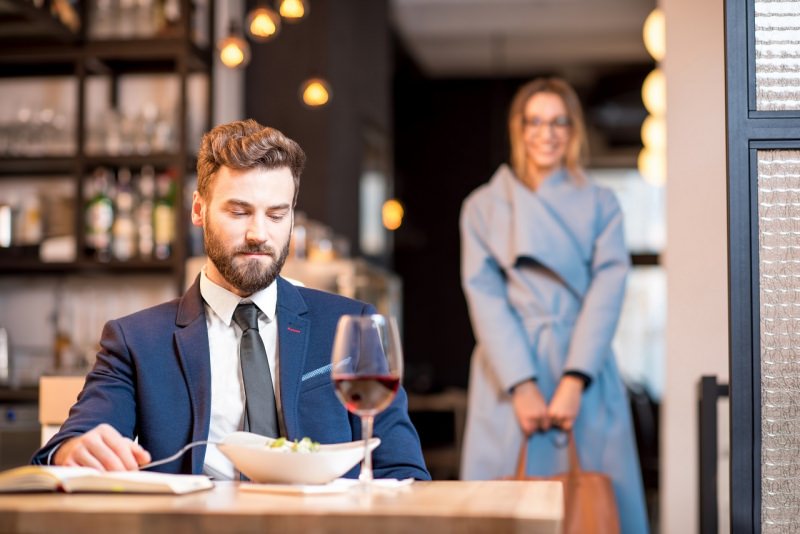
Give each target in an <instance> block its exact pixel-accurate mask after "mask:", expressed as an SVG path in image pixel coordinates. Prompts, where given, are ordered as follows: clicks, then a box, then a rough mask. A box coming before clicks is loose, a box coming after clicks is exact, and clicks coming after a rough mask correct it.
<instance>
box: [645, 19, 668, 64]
mask: <svg viewBox="0 0 800 534" xmlns="http://www.w3.org/2000/svg"><path fill="white" fill-rule="evenodd" d="M642 39H643V40H644V47H645V48H646V49H647V52H648V53H649V54H650V56H651V57H652V58H653V59H655V60H656V61H661V60H662V59H664V54H665V52H666V49H667V38H666V24H665V19H664V12H663V11H661V9H660V8H658V7H657V8H655V9H654V10H653V11H651V12H650V14H649V15H647V18H646V19H645V21H644V26H643V27H642Z"/></svg>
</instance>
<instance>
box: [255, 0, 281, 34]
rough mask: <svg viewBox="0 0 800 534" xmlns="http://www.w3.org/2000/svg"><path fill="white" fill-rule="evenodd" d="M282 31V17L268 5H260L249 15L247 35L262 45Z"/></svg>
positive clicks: (262, 3)
mask: <svg viewBox="0 0 800 534" xmlns="http://www.w3.org/2000/svg"><path fill="white" fill-rule="evenodd" d="M280 31H281V17H280V16H279V15H278V14H277V13H276V12H275V10H274V9H270V8H269V7H267V5H266V3H264V2H261V3H259V4H258V5H257V6H256V7H255V9H253V10H251V11H250V13H248V14H247V33H248V35H250V37H252V38H253V40H255V41H258V42H260V43H263V42H266V41H269V40H271V39H273V38H274V37H275V36H277V35H278V33H280Z"/></svg>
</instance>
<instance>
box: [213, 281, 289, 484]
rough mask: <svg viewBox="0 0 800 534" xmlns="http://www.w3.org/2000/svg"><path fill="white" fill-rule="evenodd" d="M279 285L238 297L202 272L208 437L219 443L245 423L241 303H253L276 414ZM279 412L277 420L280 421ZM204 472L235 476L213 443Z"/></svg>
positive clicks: (222, 478) (230, 477)
mask: <svg viewBox="0 0 800 534" xmlns="http://www.w3.org/2000/svg"><path fill="white" fill-rule="evenodd" d="M277 288H278V286H277V283H276V282H272V284H270V285H269V286H268V287H267V288H265V289H262V290H261V291H259V292H257V293H254V294H252V295H250V296H249V297H247V298H244V299H243V298H241V297H239V296H238V295H235V294H234V293H231V292H230V291H228V290H227V289H224V288H222V287H220V286H218V285H217V284H215V283H214V282H212V281H211V280H210V279H209V278H208V276H207V275H206V270H205V267H204V268H203V270H202V272H201V274H200V294H201V295H202V296H203V301H204V305H205V309H206V326H207V327H208V344H209V347H208V348H209V352H210V354H211V426H210V428H209V432H208V439H209V440H210V441H221V440H222V439H223V438H225V436H227V435H228V434H230V433H232V432H236V431H237V430H242V428H243V426H244V413H245V392H244V381H243V379H242V366H241V365H240V363H239V341H240V340H241V338H242V330H241V329H240V328H239V326H238V325H237V324H236V323H235V322H234V321H233V311H234V310H235V309H236V306H238V305H239V303H240V302H253V303H254V304H255V305H256V307H258V309H259V310H260V312H261V313H259V314H258V331H259V333H260V334H261V339H262V341H263V342H264V348H266V350H267V359H268V360H269V370H270V373H271V374H272V384H273V388H274V390H275V397H276V405H277V406H278V408H279V409H278V413H279V414H280V404H279V403H278V402H277V401H278V399H280V395H279V391H280V390H279V384H278V380H277V379H276V377H277V371H278V369H277V365H276V364H277V360H278V354H277V346H278V344H277V336H278V325H277V320H276V319H275V308H276V303H277V298H278V289H277ZM280 422H281V421H280V415H279V423H280ZM203 472H204V473H205V474H207V475H209V476H212V477H214V478H215V479H217V480H220V479H221V480H226V479H228V480H230V479H235V478H238V473H237V472H236V471H235V469H234V467H233V464H232V463H231V461H230V460H228V459H227V458H226V457H225V455H223V454H222V453H221V452H219V450H217V448H216V447H215V446H213V445H209V446H208V447H207V448H206V457H205V464H204V466H203Z"/></svg>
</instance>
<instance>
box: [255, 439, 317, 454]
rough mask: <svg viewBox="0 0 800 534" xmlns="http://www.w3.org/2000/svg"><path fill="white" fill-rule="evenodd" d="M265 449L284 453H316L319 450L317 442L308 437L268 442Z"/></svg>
mask: <svg viewBox="0 0 800 534" xmlns="http://www.w3.org/2000/svg"><path fill="white" fill-rule="evenodd" d="M267 447H269V448H270V449H277V450H280V451H284V452H317V451H318V450H319V442H318V441H313V440H312V439H311V438H308V437H306V438H303V439H300V440H297V439H295V440H293V441H289V440H288V439H286V438H277V439H274V440H272V442H268V443H267Z"/></svg>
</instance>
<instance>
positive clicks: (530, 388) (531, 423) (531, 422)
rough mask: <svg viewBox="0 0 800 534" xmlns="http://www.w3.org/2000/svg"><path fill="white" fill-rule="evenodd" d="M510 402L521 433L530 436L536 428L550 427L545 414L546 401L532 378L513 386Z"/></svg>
mask: <svg viewBox="0 0 800 534" xmlns="http://www.w3.org/2000/svg"><path fill="white" fill-rule="evenodd" d="M511 404H512V405H513V406H514V414H515V415H516V416H517V422H518V423H519V426H520V428H521V429H522V432H523V434H525V435H526V436H530V435H531V434H533V433H534V432H536V431H538V430H548V429H549V428H550V418H549V416H548V415H547V403H546V402H545V401H544V397H542V393H541V392H540V391H539V386H537V385H536V382H534V381H533V380H528V381H525V382H523V383H521V384H518V385H517V386H515V387H514V389H513V391H512V393H511Z"/></svg>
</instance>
